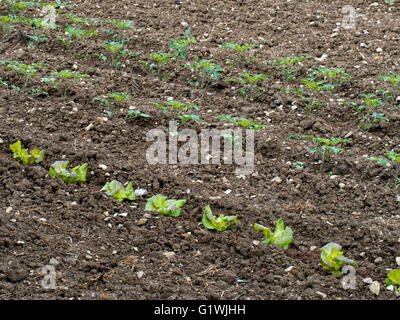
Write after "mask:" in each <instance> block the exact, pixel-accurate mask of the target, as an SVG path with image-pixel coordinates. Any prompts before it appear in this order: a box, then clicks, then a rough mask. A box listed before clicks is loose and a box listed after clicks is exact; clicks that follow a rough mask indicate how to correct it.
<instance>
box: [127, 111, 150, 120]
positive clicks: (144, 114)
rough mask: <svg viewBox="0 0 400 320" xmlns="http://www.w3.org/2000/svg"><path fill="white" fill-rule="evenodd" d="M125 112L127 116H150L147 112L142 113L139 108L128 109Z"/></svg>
mask: <svg viewBox="0 0 400 320" xmlns="http://www.w3.org/2000/svg"><path fill="white" fill-rule="evenodd" d="M127 113H128V117H129V118H135V119H136V118H151V116H150V115H149V114H146V113H142V112H141V111H139V110H128V112H127Z"/></svg>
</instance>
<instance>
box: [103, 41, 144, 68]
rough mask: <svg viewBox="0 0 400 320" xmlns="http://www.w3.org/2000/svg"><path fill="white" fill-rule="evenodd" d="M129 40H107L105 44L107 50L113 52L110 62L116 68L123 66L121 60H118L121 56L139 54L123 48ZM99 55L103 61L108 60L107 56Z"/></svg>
mask: <svg viewBox="0 0 400 320" xmlns="http://www.w3.org/2000/svg"><path fill="white" fill-rule="evenodd" d="M128 41H129V39H128V40H121V41H120V42H117V41H110V42H106V43H105V44H104V47H105V48H106V50H107V51H108V52H110V54H111V59H110V63H111V66H113V67H114V68H119V67H120V66H121V62H119V61H118V60H119V59H120V58H121V56H124V55H125V56H126V55H127V56H134V55H138V54H139V52H133V51H129V50H128V49H123V47H124V45H125V44H126V43H127V42H128ZM96 55H97V56H99V57H100V58H101V59H102V60H103V61H107V60H108V59H107V57H106V56H104V55H102V54H96Z"/></svg>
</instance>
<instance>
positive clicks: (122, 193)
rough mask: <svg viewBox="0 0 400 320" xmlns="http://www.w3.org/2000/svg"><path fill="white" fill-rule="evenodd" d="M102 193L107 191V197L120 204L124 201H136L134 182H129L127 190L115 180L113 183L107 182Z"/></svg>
mask: <svg viewBox="0 0 400 320" xmlns="http://www.w3.org/2000/svg"><path fill="white" fill-rule="evenodd" d="M100 191H105V193H106V195H108V196H109V197H112V198H114V199H116V200H118V201H119V202H122V201H124V199H128V200H131V201H133V200H135V199H136V198H135V191H134V190H133V186H132V182H129V183H128V185H127V186H126V188H124V187H123V185H122V183H121V182H119V181H117V180H113V181H111V182H107V183H106V184H105V185H104V187H103V188H101V190H100Z"/></svg>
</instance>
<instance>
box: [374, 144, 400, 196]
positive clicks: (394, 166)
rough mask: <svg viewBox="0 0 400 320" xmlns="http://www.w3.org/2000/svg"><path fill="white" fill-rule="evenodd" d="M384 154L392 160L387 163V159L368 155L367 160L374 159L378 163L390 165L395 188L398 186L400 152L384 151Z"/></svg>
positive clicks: (399, 179)
mask: <svg viewBox="0 0 400 320" xmlns="http://www.w3.org/2000/svg"><path fill="white" fill-rule="evenodd" d="M385 156H386V157H387V158H388V159H389V160H390V161H391V162H392V163H391V164H389V160H388V159H383V158H377V157H370V158H368V159H367V160H370V161H376V162H377V163H378V164H379V165H384V166H386V167H389V166H390V170H389V171H390V173H391V175H392V176H393V179H394V181H395V188H396V189H397V188H398V186H400V153H395V152H394V151H393V150H391V151H388V152H386V153H385Z"/></svg>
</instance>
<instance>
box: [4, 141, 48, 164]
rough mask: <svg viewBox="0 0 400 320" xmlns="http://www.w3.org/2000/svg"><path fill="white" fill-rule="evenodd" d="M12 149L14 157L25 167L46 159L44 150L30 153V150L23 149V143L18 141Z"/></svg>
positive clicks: (11, 146)
mask: <svg viewBox="0 0 400 320" xmlns="http://www.w3.org/2000/svg"><path fill="white" fill-rule="evenodd" d="M10 149H11V151H12V152H13V156H14V158H15V159H17V160H18V161H19V162H21V163H22V164H23V165H24V166H26V165H28V164H35V163H39V162H41V161H42V160H43V158H44V150H41V151H40V150H38V149H34V150H32V151H31V152H29V153H28V150H26V149H22V147H21V141H20V140H18V141H17V142H15V143H14V144H12V145H10Z"/></svg>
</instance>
